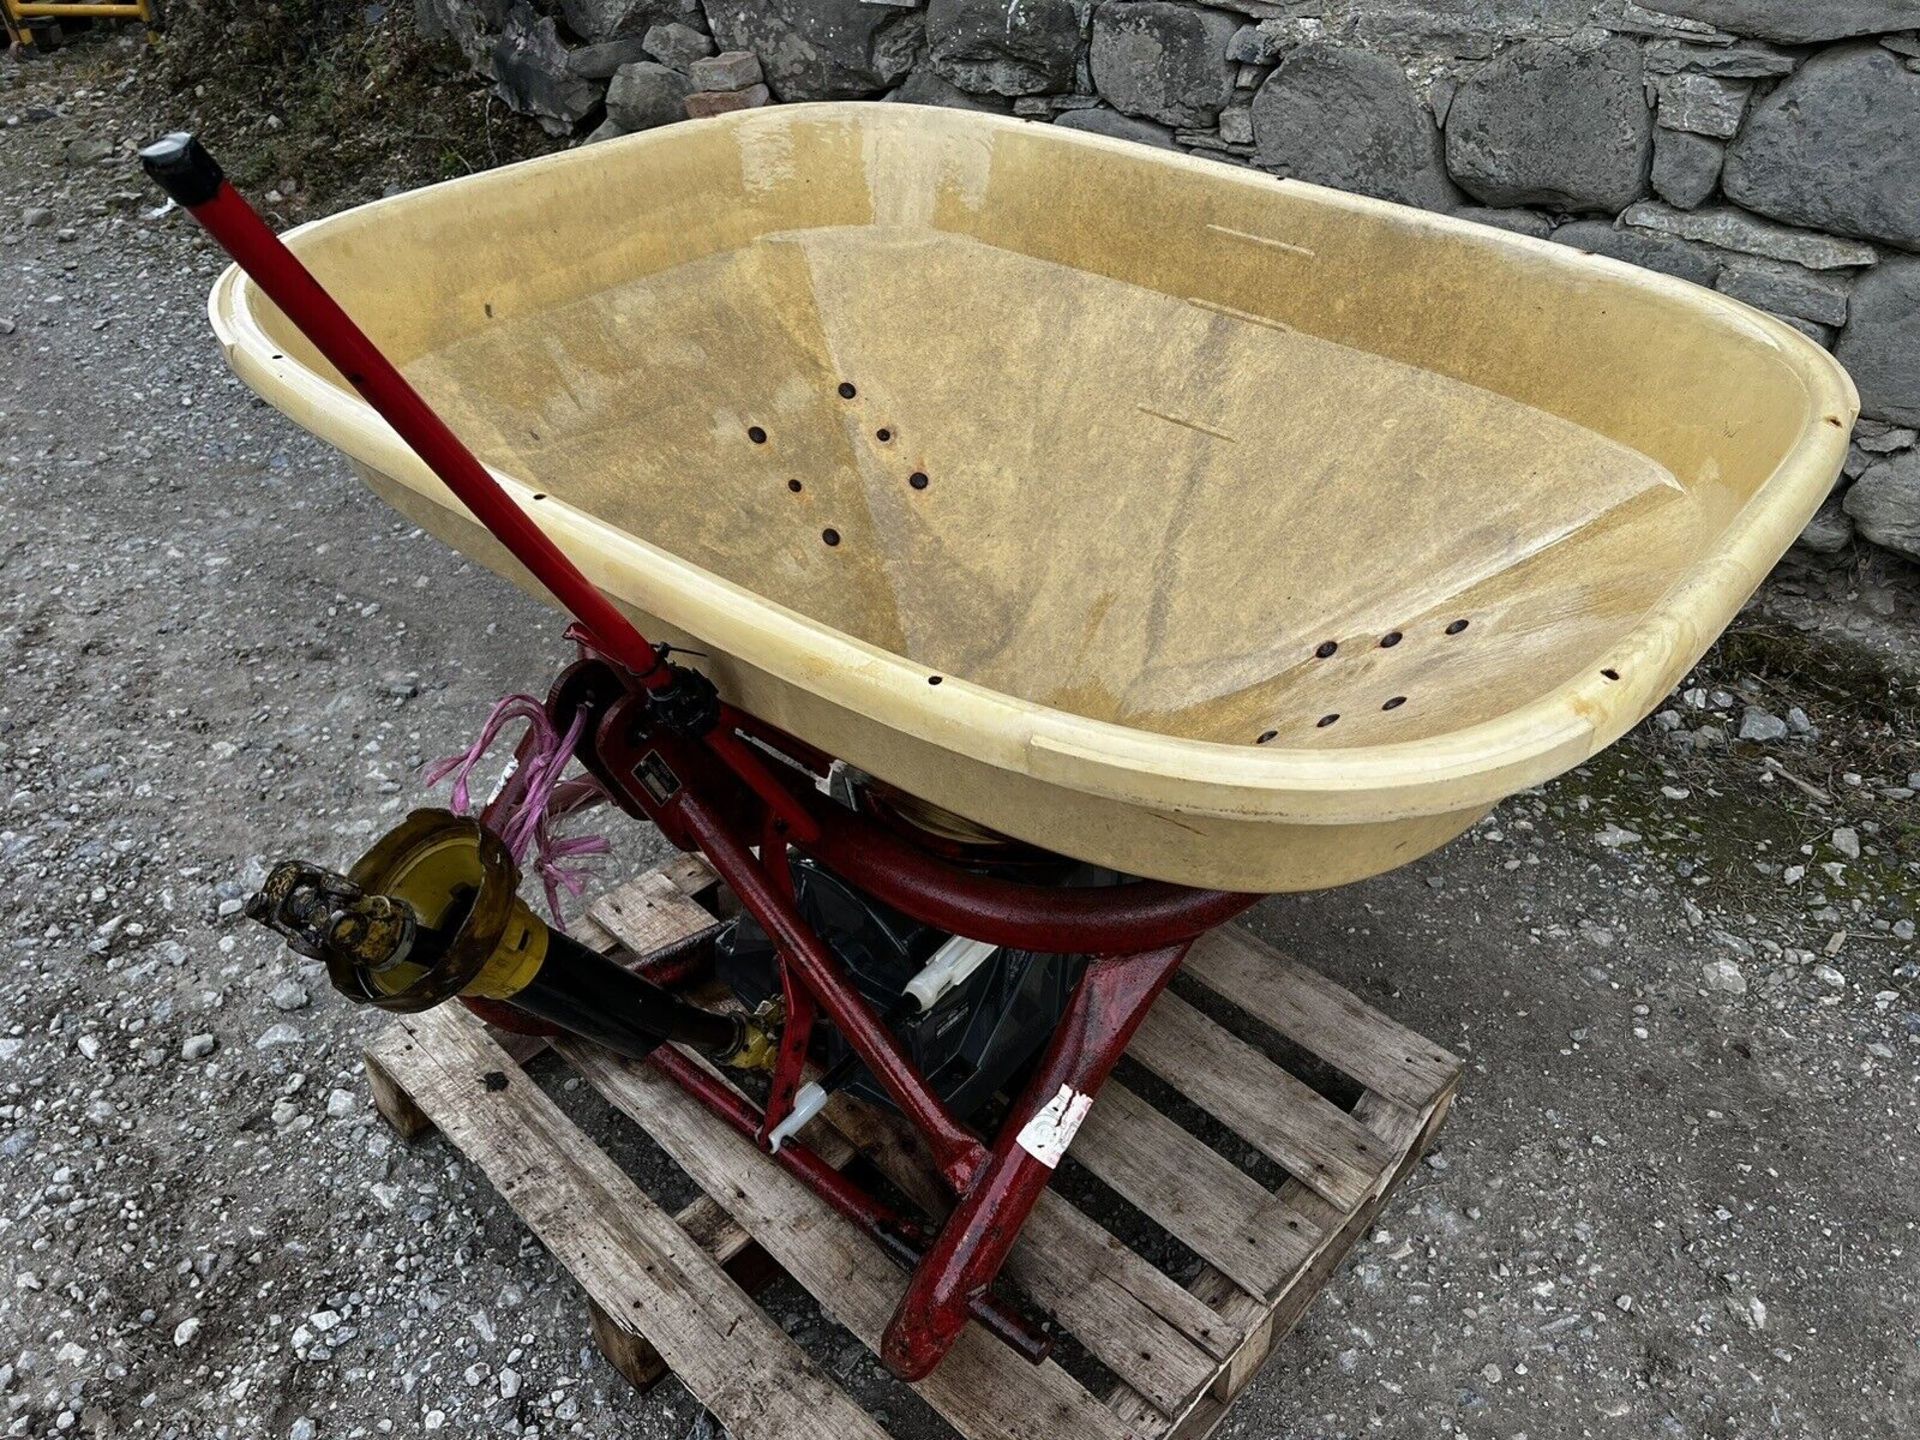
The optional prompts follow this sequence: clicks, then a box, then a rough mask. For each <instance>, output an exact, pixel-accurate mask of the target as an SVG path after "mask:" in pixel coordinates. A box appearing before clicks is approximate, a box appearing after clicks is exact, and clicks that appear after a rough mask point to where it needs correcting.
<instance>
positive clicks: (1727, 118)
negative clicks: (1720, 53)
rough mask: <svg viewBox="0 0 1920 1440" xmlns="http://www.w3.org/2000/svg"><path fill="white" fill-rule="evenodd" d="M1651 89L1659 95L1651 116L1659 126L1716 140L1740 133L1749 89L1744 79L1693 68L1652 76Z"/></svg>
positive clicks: (1750, 87)
mask: <svg viewBox="0 0 1920 1440" xmlns="http://www.w3.org/2000/svg"><path fill="white" fill-rule="evenodd" d="M1653 88H1654V93H1655V94H1656V95H1658V96H1659V107H1658V110H1657V112H1656V116H1655V118H1656V119H1657V121H1658V122H1659V123H1660V124H1661V125H1662V126H1664V127H1665V128H1667V129H1669V130H1686V131H1689V132H1691V133H1692V134H1695V135H1711V136H1713V137H1714V138H1715V139H1718V140H1731V139H1732V138H1733V137H1734V136H1735V135H1737V134H1738V133H1739V132H1740V120H1741V117H1742V116H1744V115H1745V114H1746V113H1747V96H1748V94H1749V93H1751V91H1752V90H1753V86H1752V85H1750V84H1748V83H1747V82H1746V81H1744V80H1723V79H1721V78H1720V77H1719V76H1717V75H1701V74H1699V73H1697V72H1694V71H1683V72H1681V73H1680V74H1678V75H1659V76H1656V77H1655V78H1654V82H1653Z"/></svg>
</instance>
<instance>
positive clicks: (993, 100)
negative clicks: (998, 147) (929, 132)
mask: <svg viewBox="0 0 1920 1440" xmlns="http://www.w3.org/2000/svg"><path fill="white" fill-rule="evenodd" d="M887 99H889V100H891V101H893V102H894V103H895V104H897V105H940V106H944V107H946V108H947V109H949V110H979V111H983V112H985V113H987V114H990V115H1004V114H1006V113H1007V110H1008V108H1009V107H1008V105H1007V98H1006V96H1004V95H976V94H974V93H973V92H972V91H970V90H962V89H961V88H960V87H959V86H958V85H955V84H954V83H953V82H952V81H951V80H943V79H941V78H940V77H939V76H938V75H936V74H934V73H933V67H932V66H930V65H921V66H919V67H917V68H916V69H915V70H914V72H913V73H912V74H911V75H909V76H907V78H906V79H905V80H904V81H902V82H901V85H900V88H899V89H898V90H895V91H894V92H893V93H892V94H890V95H889V96H887Z"/></svg>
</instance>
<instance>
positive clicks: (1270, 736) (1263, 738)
mask: <svg viewBox="0 0 1920 1440" xmlns="http://www.w3.org/2000/svg"><path fill="white" fill-rule="evenodd" d="M1279 738H1280V732H1279V731H1278V730H1262V731H1261V732H1260V738H1259V739H1258V740H1255V741H1254V742H1253V743H1254V744H1256V745H1265V744H1266V743H1267V742H1268V741H1270V740H1277V739H1279Z"/></svg>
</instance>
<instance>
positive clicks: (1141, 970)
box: [880, 942, 1191, 1380]
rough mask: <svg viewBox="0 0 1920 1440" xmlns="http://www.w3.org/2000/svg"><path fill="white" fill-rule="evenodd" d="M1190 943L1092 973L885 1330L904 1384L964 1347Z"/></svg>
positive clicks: (891, 1364) (886, 1356) (1112, 960)
mask: <svg viewBox="0 0 1920 1440" xmlns="http://www.w3.org/2000/svg"><path fill="white" fill-rule="evenodd" d="M1190 943H1191V942H1185V943H1182V944H1179V945H1170V946H1168V947H1167V948H1165V949H1163V950H1149V951H1147V952H1146V953H1144V954H1140V955H1121V956H1102V957H1101V958H1099V959H1097V960H1095V961H1094V962H1093V963H1092V964H1090V965H1089V966H1088V967H1087V973H1086V974H1085V975H1084V976H1083V977H1081V980H1080V984H1079V986H1078V988H1077V989H1076V990H1075V991H1074V995H1073V1003H1072V1004H1071V1005H1070V1006H1069V1007H1068V1010H1067V1013H1066V1015H1065V1016H1063V1017H1062V1018H1061V1021H1060V1026H1059V1028H1058V1029H1057V1030H1055V1031H1054V1035H1053V1041H1052V1043H1051V1044H1050V1045H1049V1046H1048V1047H1047V1054H1046V1058H1045V1059H1044V1060H1043V1061H1042V1062H1041V1065H1040V1069H1039V1071H1038V1072H1037V1073H1036V1074H1035V1075H1034V1078H1033V1081H1032V1083H1031V1084H1029V1085H1028V1087H1027V1091H1026V1094H1024V1095H1023V1096H1021V1098H1020V1103H1019V1104H1018V1105H1016V1106H1014V1108H1013V1112H1012V1113H1011V1114H1010V1115H1009V1116H1008V1117H1007V1122H1006V1124H1005V1125H1004V1126H1002V1127H1001V1130H1000V1135H999V1138H998V1139H996V1140H995V1141H994V1145H993V1155H992V1158H991V1159H989V1160H988V1162H987V1164H986V1166H985V1168H984V1169H982V1170H981V1171H980V1173H979V1175H978V1176H977V1177H976V1178H975V1180H974V1183H973V1185H972V1187H971V1188H970V1189H969V1190H968V1191H967V1192H966V1194H964V1195H963V1196H962V1197H961V1199H960V1204H959V1205H958V1206H957V1207H956V1208H955V1210H954V1212H953V1214H952V1215H951V1216H949V1217H948V1219H947V1223H946V1225H945V1226H944V1227H943V1228H942V1229H941V1231H940V1234H939V1237H938V1238H937V1239H936V1240H935V1241H934V1243H933V1248H932V1249H931V1250H929V1251H928V1252H927V1257H926V1259H924V1260H923V1261H921V1262H920V1266H919V1268H918V1269H916V1270H915V1271H914V1272H913V1279H912V1281H910V1282H909V1283H908V1285H907V1292H906V1294H904V1295H902V1296H901V1297H900V1303H899V1305H898V1306H897V1307H895V1309H894V1312H893V1318H892V1319H891V1320H890V1321H888V1322H887V1333H886V1335H885V1336H884V1337H883V1339H882V1340H881V1343H880V1358H881V1360H882V1361H883V1362H884V1363H885V1364H886V1367H887V1368H888V1369H889V1370H891V1371H892V1372H893V1373H894V1374H895V1375H897V1376H899V1377H900V1378H901V1379H902V1380H919V1379H922V1378H924V1377H925V1376H927V1375H928V1374H930V1373H931V1372H932V1371H933V1369H934V1367H935V1366H937V1365H938V1364H939V1363H940V1362H941V1360H943V1359H945V1358H946V1354H947V1352H948V1351H949V1350H951V1349H952V1348H953V1342H954V1341H955V1340H957V1339H959V1338H960V1331H961V1330H962V1329H963V1328H965V1326H966V1323H967V1317H968V1315H969V1313H970V1311H971V1308H972V1306H973V1304H974V1303H975V1302H976V1301H977V1300H978V1299H979V1297H981V1296H983V1295H985V1294H986V1293H987V1287H988V1286H990V1285H992V1284H993V1281H994V1277H995V1276H997V1275H998V1274H999V1273H1000V1267H1001V1266H1002V1265H1004V1264H1005V1263H1006V1259H1007V1253H1008V1252H1009V1251H1010V1250H1012V1249H1013V1242H1014V1241H1015V1240H1016V1239H1018V1238H1019V1235H1020V1229H1021V1227H1022V1226H1023V1225H1025V1224H1026V1223H1027V1216H1028V1215H1029V1214H1031V1213H1032V1211H1033V1207H1034V1205H1035V1204H1036V1203H1037V1202H1038V1201H1039V1199H1040V1192H1041V1191H1043V1190H1045V1189H1046V1188H1047V1185H1048V1182H1050V1181H1051V1180H1052V1179H1053V1171H1054V1167H1055V1166H1057V1165H1058V1164H1059V1163H1060V1157H1061V1156H1062V1155H1063V1154H1065V1153H1066V1148H1067V1145H1068V1143H1069V1142H1070V1141H1071V1140H1072V1139H1073V1133H1074V1131H1075V1130H1077V1129H1078V1128H1079V1126H1080V1122H1081V1120H1082V1119H1083V1118H1084V1117H1085V1115H1086V1112H1087V1110H1088V1108H1090V1107H1091V1105H1092V1104H1093V1097H1094V1096H1095V1095H1096V1094H1098V1093H1099V1090H1100V1087H1101V1085H1103V1084H1104V1083H1105V1082H1106V1079H1107V1076H1108V1075H1110V1074H1111V1073H1112V1072H1113V1067H1114V1065H1115V1064H1116V1063H1117V1062H1118V1061H1119V1059H1120V1056H1121V1055H1122V1054H1123V1053H1124V1052H1125V1050H1126V1048H1127V1046H1128V1045H1129V1044H1130V1043H1131V1042H1132V1040H1133V1034H1134V1031H1136V1030H1137V1029H1139V1028H1140V1022H1141V1021H1142V1020H1144V1019H1145V1018H1146V1015H1147V1011H1148V1010H1150V1009H1152V1008H1153V1002H1154V1001H1155V1000H1157V999H1158V998H1159V997H1160V992H1161V991H1162V990H1164V989H1165V988H1166V985H1167V982H1168V981H1169V980H1171V979H1172V978H1173V973H1174V971H1176V970H1178V969H1179V968H1180V962H1181V961H1183V960H1185V959H1186V957H1187V948H1188V945H1189V944H1190Z"/></svg>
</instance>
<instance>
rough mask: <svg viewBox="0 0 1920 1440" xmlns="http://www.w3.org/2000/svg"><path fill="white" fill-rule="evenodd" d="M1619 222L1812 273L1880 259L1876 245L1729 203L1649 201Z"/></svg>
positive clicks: (1634, 207)
mask: <svg viewBox="0 0 1920 1440" xmlns="http://www.w3.org/2000/svg"><path fill="white" fill-rule="evenodd" d="M1620 220H1621V223H1622V224H1625V225H1634V226H1639V227H1641V228H1642V229H1646V230H1657V231H1659V232H1660V233H1661V234H1664V235H1678V236H1680V237H1681V238H1682V239H1685V240H1698V241H1700V242H1701V243H1703V244H1706V245H1717V246H1719V248H1720V249H1722V250H1738V251H1739V252H1740V253H1741V254H1743V255H1764V256H1766V257H1767V258H1768V259H1769V260H1791V261H1792V262H1793V263H1794V264H1796V265H1804V266H1806V267H1807V268H1808V269H1809V270H1849V269H1861V268H1864V267H1865V266H1868V265H1871V264H1873V263H1874V261H1876V260H1877V259H1879V258H1880V257H1879V252H1878V251H1876V250H1875V249H1874V248H1873V247H1872V246H1871V245H1863V244H1861V243H1860V242H1859V241H1858V240H1844V239H1841V238H1840V237H1838V236H1834V235H1822V234H1820V233H1819V232H1818V231H1814V230H1796V229H1793V228H1791V227H1789V226H1786V225H1776V224H1774V223H1773V221H1771V220H1762V219H1761V218H1760V217H1759V216H1757V215H1749V214H1748V213H1747V212H1746V211H1744V210H1736V209H1734V208H1733V207H1732V206H1730V205H1714V206H1709V207H1707V208H1704V209H1700V210H1676V209H1674V208H1673V207H1672V206H1670V205H1661V204H1658V203H1656V202H1654V201H1651V200H1646V201H1642V202H1641V203H1640V204H1638V205H1633V206H1630V207H1628V209H1627V210H1626V211H1625V213H1623V214H1622V215H1621V217H1620Z"/></svg>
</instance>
